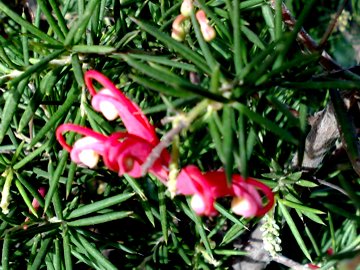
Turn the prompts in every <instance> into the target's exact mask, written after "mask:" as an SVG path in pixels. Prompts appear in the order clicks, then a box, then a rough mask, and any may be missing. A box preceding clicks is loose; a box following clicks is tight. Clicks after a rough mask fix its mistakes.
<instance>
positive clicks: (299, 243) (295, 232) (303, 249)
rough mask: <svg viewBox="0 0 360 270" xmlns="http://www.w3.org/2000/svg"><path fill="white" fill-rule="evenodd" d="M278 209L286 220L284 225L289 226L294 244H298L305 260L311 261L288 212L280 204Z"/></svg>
mask: <svg viewBox="0 0 360 270" xmlns="http://www.w3.org/2000/svg"><path fill="white" fill-rule="evenodd" d="M279 207H280V210H281V213H282V214H283V216H284V218H285V220H286V223H287V224H288V225H289V228H290V230H291V232H292V234H293V236H294V238H295V240H296V242H297V243H298V245H299V247H300V249H301V250H302V252H303V253H304V255H305V256H306V258H308V259H309V260H310V261H312V259H311V256H310V253H309V251H308V248H307V247H306V245H305V243H304V240H303V239H302V237H301V234H300V232H299V230H298V229H297V227H296V224H295V222H294V220H293V219H292V217H291V216H290V214H289V212H288V210H287V209H286V207H285V206H284V205H283V204H282V203H281V202H279Z"/></svg>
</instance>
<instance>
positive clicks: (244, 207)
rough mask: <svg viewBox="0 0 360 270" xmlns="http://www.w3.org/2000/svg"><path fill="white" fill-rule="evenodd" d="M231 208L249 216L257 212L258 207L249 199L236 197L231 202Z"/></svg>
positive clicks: (237, 212)
mask: <svg viewBox="0 0 360 270" xmlns="http://www.w3.org/2000/svg"><path fill="white" fill-rule="evenodd" d="M231 210H232V211H233V212H234V213H235V214H237V215H240V216H243V217H245V218H248V217H252V216H254V215H255V214H256V211H257V207H256V206H255V205H254V204H251V202H250V201H249V200H246V199H244V198H240V197H235V198H234V199H233V200H232V202H231Z"/></svg>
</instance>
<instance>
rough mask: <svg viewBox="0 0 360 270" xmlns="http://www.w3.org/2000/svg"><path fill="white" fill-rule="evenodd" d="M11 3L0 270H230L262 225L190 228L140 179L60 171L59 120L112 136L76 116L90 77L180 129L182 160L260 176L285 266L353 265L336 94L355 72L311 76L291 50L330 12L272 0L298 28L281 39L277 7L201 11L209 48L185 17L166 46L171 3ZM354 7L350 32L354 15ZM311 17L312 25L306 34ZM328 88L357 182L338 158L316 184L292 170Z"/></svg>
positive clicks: (343, 120) (191, 217) (4, 19)
mask: <svg viewBox="0 0 360 270" xmlns="http://www.w3.org/2000/svg"><path fill="white" fill-rule="evenodd" d="M24 2H26V1H19V4H18V5H19V6H18V8H14V6H10V4H8V3H4V2H2V1H0V26H1V27H0V28H1V30H0V87H1V88H0V90H1V96H0V104H1V109H0V115H1V122H0V142H1V145H0V173H1V177H0V186H1V188H2V196H3V199H4V200H8V203H9V205H8V206H7V207H6V206H3V208H2V209H3V211H2V213H0V220H1V221H0V222H1V223H0V237H1V245H2V260H1V264H2V269H20V268H23V266H24V265H25V264H26V265H27V268H28V269H44V268H45V267H47V268H48V269H73V268H74V269H75V268H77V267H78V266H79V265H81V267H87V268H91V269H118V268H120V269H137V268H140V269H165V268H172V269H187V268H189V269H230V268H231V264H232V263H233V260H234V259H236V258H239V256H242V255H244V254H246V252H245V251H244V250H241V249H239V248H237V247H234V242H236V241H240V242H241V241H243V242H244V243H246V239H247V237H248V232H249V230H250V229H251V228H253V227H254V225H256V223H257V222H258V221H259V219H252V220H250V219H245V218H242V217H238V216H235V215H234V214H233V213H231V211H229V210H227V209H228V208H229V207H228V206H229V201H228V200H227V199H224V200H223V201H220V202H217V203H216V209H217V210H218V211H219V213H220V214H219V216H217V217H213V218H206V217H199V216H197V215H196V214H195V213H194V212H193V211H192V210H191V207H189V201H188V200H186V198H184V197H180V196H177V197H175V198H171V196H170V194H169V192H167V191H166V188H165V187H164V186H162V185H161V184H159V183H158V181H157V180H156V179H154V178H153V177H152V176H150V175H147V176H145V177H143V178H142V179H133V178H131V177H130V176H128V175H124V176H122V177H119V176H118V175H117V174H116V173H114V172H110V171H109V170H107V169H106V167H105V166H102V165H101V166H99V167H97V168H95V169H93V170H91V169H87V168H83V167H81V166H78V165H76V164H74V163H72V162H71V160H70V158H69V154H68V153H67V152H66V151H65V150H63V149H61V147H60V145H59V144H58V143H57V141H56V139H55V129H56V127H57V126H58V125H59V124H61V123H65V122H71V123H77V124H82V125H85V126H89V127H91V128H92V129H94V130H96V131H99V132H103V133H106V134H110V133H112V132H114V131H118V130H120V129H121V126H122V124H121V122H119V121H118V122H116V123H108V122H107V121H105V119H104V118H103V117H102V116H101V115H99V114H98V113H96V112H95V111H93V109H92V108H91V106H90V105H89V95H88V93H87V92H86V91H85V89H84V88H85V86H84V81H83V74H84V71H86V70H88V69H95V70H98V71H101V72H102V73H104V74H105V75H106V76H108V77H109V78H111V80H112V81H113V82H114V83H115V84H116V85H117V86H119V88H121V89H122V90H123V91H124V92H125V93H126V95H127V96H128V97H130V98H131V99H132V100H133V101H134V102H136V103H137V104H139V106H140V107H141V108H142V109H143V110H144V112H145V113H146V114H147V116H148V117H149V119H151V121H152V123H153V124H154V125H155V126H156V127H158V129H157V132H158V134H160V135H164V134H165V132H166V131H168V130H169V129H170V128H171V127H170V125H165V126H161V124H160V121H161V119H162V118H164V117H168V116H174V115H175V116H179V115H180V116H181V115H185V116H186V117H188V118H187V119H190V120H191V121H189V126H187V127H186V130H183V131H182V132H181V133H180V135H181V136H180V143H178V145H179V149H178V150H179V159H180V162H179V163H180V164H196V165H198V166H199V167H200V168H202V169H203V170H204V171H205V170H217V169H219V168H225V171H226V175H227V178H228V180H229V181H230V180H231V179H230V176H231V174H233V173H241V174H242V175H243V176H248V175H249V176H251V177H255V178H266V179H262V181H263V182H264V183H266V184H268V185H269V186H270V187H271V188H273V191H274V192H275V193H276V197H277V203H276V206H275V208H274V209H273V210H271V211H270V212H269V213H268V215H269V217H270V218H269V219H271V220H274V222H276V223H277V224H279V226H280V229H279V230H280V234H279V238H280V239H281V240H282V243H283V245H284V246H283V254H284V255H285V256H288V257H290V258H292V259H294V260H297V261H299V262H300V263H302V264H306V263H309V262H310V261H313V262H314V263H320V264H322V265H323V266H324V267H323V269H329V268H330V267H331V266H333V265H336V264H338V263H339V262H340V265H341V263H342V262H343V261H344V260H345V259H347V258H353V257H355V256H356V254H358V253H359V246H360V237H359V222H360V217H359V213H360V212H359V206H360V193H359V185H360V178H359V175H358V174H356V173H355V171H357V172H358V173H359V171H358V170H357V166H358V162H359V160H360V157H359V150H358V138H357V137H356V136H357V134H355V133H354V131H355V129H354V127H353V126H352V125H351V121H352V120H351V119H349V116H348V115H347V112H346V110H345V108H344V105H343V103H342V100H341V98H340V97H339V95H338V93H337V92H336V91H335V89H336V90H343V91H350V90H358V89H360V79H359V75H358V74H352V73H351V72H349V73H346V74H345V79H344V78H339V77H336V76H327V75H329V74H325V75H324V70H323V69H322V68H321V65H320V64H319V59H320V58H321V56H320V53H316V52H314V53H309V54H304V53H303V52H302V49H303V48H299V45H298V43H297V42H296V37H297V33H298V32H299V31H300V29H301V27H302V26H306V27H309V28H310V33H311V34H313V35H314V36H316V37H317V38H319V39H320V38H321V35H322V33H323V30H324V29H326V27H327V24H324V18H328V17H330V16H331V14H334V13H335V12H336V7H335V6H334V5H333V4H331V3H330V4H327V5H324V7H323V6H322V5H320V4H319V3H318V2H319V1H318V2H316V1H292V0H291V1H284V2H286V4H287V5H288V6H289V8H290V10H292V11H294V13H295V15H296V16H297V18H299V20H298V23H297V24H296V25H295V26H294V30H293V31H289V29H288V27H287V26H286V25H285V24H284V23H283V22H282V17H281V5H280V4H281V3H280V2H281V1H275V2H276V3H275V7H274V9H272V8H271V7H270V4H269V3H268V2H269V1H263V0H245V1H239V0H233V1H229V0H210V1H203V0H199V1H195V6H196V9H199V8H201V9H203V10H204V11H205V12H206V14H207V16H208V19H209V21H210V23H211V24H212V25H213V26H214V28H215V30H216V33H217V36H216V38H215V39H214V40H213V41H211V42H206V41H205V40H204V38H203V36H202V34H201V29H200V26H199V24H198V22H197V20H196V18H195V14H194V12H193V13H192V14H191V17H190V19H189V21H188V22H187V23H188V24H187V25H186V27H187V28H188V32H187V34H186V37H185V40H184V41H183V42H178V41H176V40H174V39H172V38H171V24H172V22H173V20H174V19H175V17H176V16H177V15H178V14H179V12H180V4H181V3H180V1H163V0H161V1H156V0H153V1H132V0H120V1H119V0H113V1H106V0H101V1H99V0H90V1H84V0H79V1H74V0H66V1H65V0H64V1H62V0H60V1H54V0H48V1H47V0H41V1H40V0H39V1H37V5H34V6H32V5H30V8H29V7H27V6H25V5H24V6H22V3H24ZM320 2H327V1H320ZM329 2H331V1H329ZM351 2H352V7H353V18H354V21H356V22H359V21H360V19H359V18H360V6H359V3H358V1H351ZM29 3H30V2H29ZM304 3H306V5H303V4H304ZM23 10H24V12H22V11H23ZM314 14H315V15H314ZM319 14H321V15H319ZM314 16H315V17H316V18H315V19H314V21H313V23H314V24H316V25H319V26H318V28H312V25H311V24H309V21H312V19H311V20H309V19H308V18H312V17H314ZM327 21H329V20H327ZM339 38H341V33H340V32H339V31H337V32H335V34H334V35H333V38H332V39H330V41H329V43H328V44H327V46H328V47H329V49H330V51H331V52H337V50H338V45H337V42H336V39H339ZM302 45H303V44H302ZM335 55H338V53H335ZM338 60H339V59H338ZM339 61H340V62H341V63H344V62H346V61H348V62H346V63H350V64H354V63H355V62H354V61H355V60H354V59H350V60H349V59H348V58H346V57H344V58H343V59H340V60H339ZM329 90H330V99H331V101H332V103H333V104H334V107H335V111H336V113H337V114H338V115H339V116H338V118H339V126H340V127H341V129H342V132H344V135H345V136H344V143H345V144H346V145H347V146H348V154H349V159H350V161H351V162H350V163H351V164H352V166H353V167H354V168H355V170H353V168H352V167H351V165H350V163H349V162H348V161H346V162H345V163H344V164H338V166H334V167H328V168H319V173H318V174H317V175H316V177H319V178H322V179H325V180H322V182H319V181H317V178H316V177H311V176H308V175H302V173H301V172H299V171H296V169H295V168H293V166H292V164H291V161H292V158H293V156H294V154H295V152H296V151H299V155H300V156H301V153H304V144H305V138H306V133H307V131H308V127H309V126H308V125H307V113H309V114H313V113H314V112H317V111H320V110H322V109H323V108H324V104H327V102H328V100H329V99H328V91H329ZM204 101H205V102H206V103H201V102H204ZM204 104H205V105H206V106H203V105H204ZM197 105H200V106H197ZM294 112H298V113H299V115H296V113H294ZM75 139H76V138H75V135H73V134H72V135H69V136H68V137H67V142H68V143H69V144H71V143H73V142H74V141H75ZM325 181H326V182H329V183H331V185H324V184H323V182H325ZM334 186H335V188H334ZM339 186H341V188H340V187H339ZM39 187H45V189H46V196H45V197H44V198H43V197H42V196H41V195H40V194H39V192H38V191H37V190H38V189H39ZM6 189H9V192H10V193H9V195H8V196H5V195H4V194H5V192H4V190H5V191H6ZM339 189H340V191H343V193H341V192H340V191H339ZM5 197H6V198H5ZM32 198H35V199H36V200H37V201H38V202H39V204H40V208H39V209H38V210H37V211H36V210H35V209H34V207H33V206H32V205H31V200H32ZM1 204H2V205H3V203H1ZM225 206H226V207H225ZM7 210H8V212H7ZM295 243H296V244H295ZM329 248H331V249H332V250H333V251H334V254H335V255H334V256H329V255H327V253H326V252H327V250H329ZM293 254H297V255H296V256H295V255H293ZM279 267H280V266H279Z"/></svg>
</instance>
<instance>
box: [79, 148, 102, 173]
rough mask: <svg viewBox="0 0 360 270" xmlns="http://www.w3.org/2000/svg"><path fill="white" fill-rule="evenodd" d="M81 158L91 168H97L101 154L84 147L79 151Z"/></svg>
mask: <svg viewBox="0 0 360 270" xmlns="http://www.w3.org/2000/svg"><path fill="white" fill-rule="evenodd" d="M79 160H80V162H81V163H82V164H84V165H86V166H87V167H89V168H91V169H92V168H95V167H96V165H97V164H98V162H99V154H98V153H96V152H95V151H94V150H91V149H84V150H82V151H81V152H80V153H79Z"/></svg>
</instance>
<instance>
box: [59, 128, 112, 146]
mask: <svg viewBox="0 0 360 270" xmlns="http://www.w3.org/2000/svg"><path fill="white" fill-rule="evenodd" d="M68 131H72V132H76V133H79V134H81V135H84V136H89V137H93V138H94V139H97V140H99V141H104V140H106V139H107V137H106V136H105V135H102V134H100V133H97V132H95V131H93V130H91V129H89V128H86V127H82V126H78V125H75V124H62V125H60V126H58V128H57V129H56V139H57V140H58V142H59V143H60V144H61V146H62V147H63V148H64V149H65V150H66V151H68V152H71V150H72V146H70V145H68V144H67V143H66V140H65V138H64V136H63V133H64V132H68Z"/></svg>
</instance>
